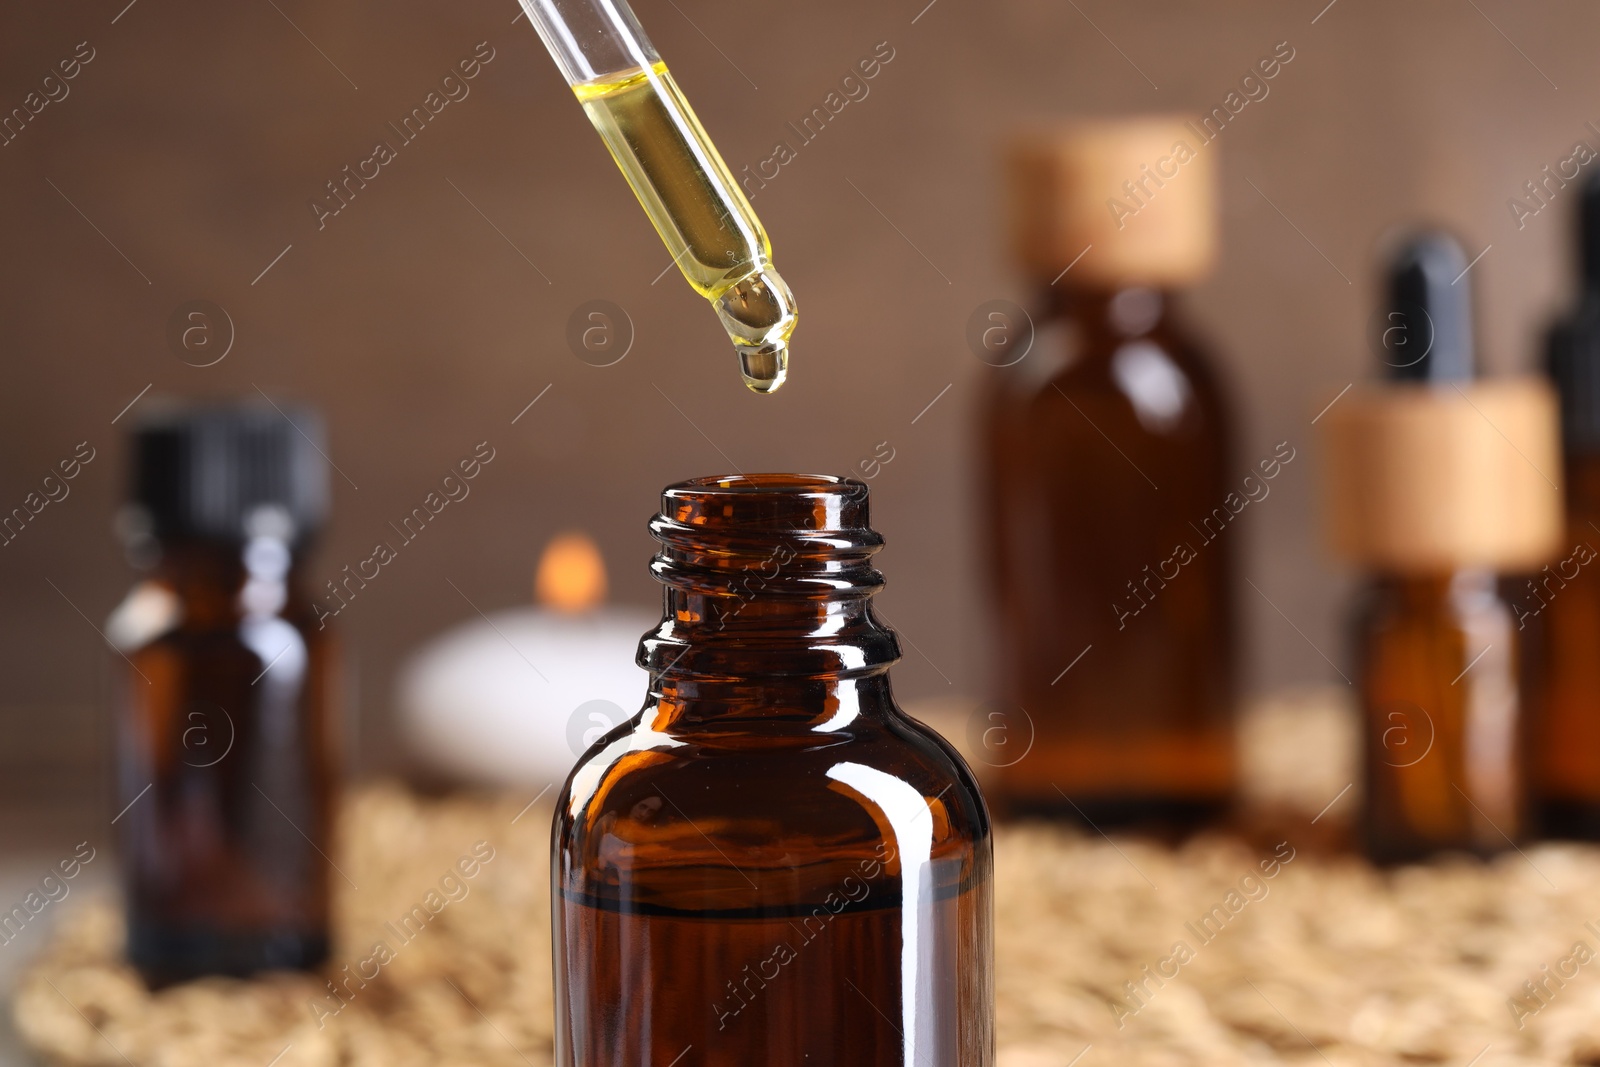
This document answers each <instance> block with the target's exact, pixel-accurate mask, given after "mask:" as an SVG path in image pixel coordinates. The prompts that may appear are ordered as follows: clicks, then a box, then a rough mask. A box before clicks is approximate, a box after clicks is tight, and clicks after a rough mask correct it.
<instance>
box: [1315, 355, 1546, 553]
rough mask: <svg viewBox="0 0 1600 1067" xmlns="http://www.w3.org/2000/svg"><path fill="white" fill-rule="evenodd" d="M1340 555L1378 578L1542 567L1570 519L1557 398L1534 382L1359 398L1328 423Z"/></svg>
mask: <svg viewBox="0 0 1600 1067" xmlns="http://www.w3.org/2000/svg"><path fill="white" fill-rule="evenodd" d="M1323 431H1324V444H1325V446H1326V448H1327V456H1328V460H1327V463H1328V468H1327V479H1326V486H1327V499H1328V518H1329V533H1330V538H1331V541H1332V547H1333V550H1334V551H1335V552H1336V553H1337V554H1338V555H1340V556H1342V557H1344V558H1345V559H1348V560H1350V561H1352V562H1355V563H1358V564H1361V565H1362V566H1365V567H1368V568H1371V569H1373V570H1381V571H1386V572H1390V573H1397V574H1430V573H1439V572H1442V571H1450V570H1456V569H1459V568H1462V567H1488V568H1492V569H1495V570H1500V571H1515V570H1519V569H1523V568H1526V569H1530V570H1531V569H1536V568H1537V567H1539V566H1540V565H1542V564H1544V563H1546V562H1548V561H1549V560H1551V559H1552V558H1554V556H1555V555H1556V552H1557V549H1558V546H1559V542H1560V538H1561V522H1562V504H1561V491H1560V488H1559V486H1560V482H1561V451H1560V441H1559V435H1558V429H1557V417H1556V403H1555V396H1554V394H1553V393H1552V392H1551V390H1550V388H1549V387H1548V386H1547V385H1546V384H1545V383H1544V382H1543V381H1540V380H1537V379H1531V378H1515V379H1504V380H1491V381H1476V382H1463V383H1461V384H1459V385H1455V384H1451V385H1443V386H1441V385H1409V384H1389V385H1385V386H1381V387H1377V388H1372V389H1367V390H1364V391H1361V392H1357V391H1352V392H1351V394H1350V395H1349V396H1346V397H1345V398H1344V399H1342V400H1339V401H1337V402H1336V403H1335V404H1334V406H1333V407H1332V408H1331V409H1330V410H1329V411H1328V412H1327V414H1326V415H1325V416H1324V417H1323Z"/></svg>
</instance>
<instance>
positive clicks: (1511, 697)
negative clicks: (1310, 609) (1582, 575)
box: [1324, 232, 1560, 862]
mask: <svg viewBox="0 0 1600 1067" xmlns="http://www.w3.org/2000/svg"><path fill="white" fill-rule="evenodd" d="M1467 267H1468V262H1467V258H1466V256H1465V255H1464V254H1463V253H1462V250H1461V247H1460V245H1459V244H1457V243H1456V241H1455V240H1454V239H1453V238H1451V237H1449V236H1447V235H1445V234H1443V233H1438V232H1430V233H1422V234H1419V235H1417V236H1414V237H1412V238H1411V239H1409V240H1407V241H1406V242H1404V243H1403V244H1402V245H1401V246H1400V247H1399V248H1398V249H1397V251H1396V253H1395V254H1394V256H1393V258H1392V260H1391V262H1390V266H1389V270H1388V275H1387V279H1386V285H1385V290H1384V294H1383V297H1384V308H1383V309H1382V313H1381V315H1380V317H1379V319H1378V320H1377V327H1376V330H1375V340H1376V341H1377V348H1378V350H1379V357H1380V359H1381V361H1382V364H1383V372H1382V374H1383V382H1382V384H1380V385H1378V386H1377V387H1375V388H1368V389H1364V390H1361V391H1358V392H1356V393H1354V394H1352V395H1351V396H1350V397H1348V398H1346V399H1344V400H1342V401H1340V402H1337V403H1336V404H1335V405H1334V406H1333V407H1332V408H1330V409H1329V411H1328V415H1327V418H1326V420H1325V423H1324V429H1325V432H1326V436H1327V439H1328V440H1327V445H1328V447H1327V455H1328V463H1329V471H1328V474H1329V477H1328V479H1327V488H1328V491H1329V505H1330V506H1329V513H1330V519H1331V523H1332V531H1331V532H1332V540H1333V544H1334V547H1335V549H1336V551H1338V552H1339V553H1340V554H1341V555H1343V556H1344V557H1345V558H1347V559H1349V560H1351V561H1352V562H1355V563H1357V564H1358V565H1360V566H1362V567H1363V568H1364V569H1365V570H1366V571H1367V572H1368V573H1369V574H1370V575H1371V578H1370V580H1369V582H1368V585H1367V589H1366V592H1365V594H1364V596H1363V598H1362V603H1361V605H1360V608H1359V610H1358V611H1357V613H1356V621H1355V625H1354V634H1353V637H1354V640H1353V645H1354V651H1355V657H1354V658H1355V663H1356V672H1357V673H1356V677H1355V678H1354V684H1355V686H1356V687H1357V690H1358V692H1359V697H1360V701H1361V705H1362V716H1363V733H1364V740H1363V765H1364V775H1365V782H1366V796H1365V807H1364V811H1363V815H1362V819H1361V834H1362V838H1363V842H1364V844H1365V847H1366V849H1367V851H1368V853H1369V854H1370V855H1371V856H1372V857H1373V858H1374V859H1376V860H1378V861H1380V862H1403V861H1409V860H1416V859H1421V858H1423V857H1425V856H1428V855H1430V854H1433V853H1436V852H1441V851H1464V852H1469V853H1477V854H1488V853H1493V852H1496V851H1499V850H1501V849H1503V848H1507V847H1509V846H1510V845H1511V844H1512V843H1513V842H1515V841H1516V840H1518V839H1520V838H1521V836H1522V835H1523V833H1524V823H1525V818H1524V810H1523V809H1524V804H1523V798H1522V788H1523V785H1522V775H1521V765H1520V762H1519V760H1520V752H1521V743H1520V741H1521V731H1522V728H1523V726H1522V718H1523V715H1522V708H1523V701H1522V694H1521V691H1520V687H1519V678H1518V666H1519V661H1520V657H1521V654H1522V651H1521V642H1520V640H1519V635H1518V633H1517V629H1516V625H1515V621H1514V619H1513V615H1512V611H1511V608H1510V606H1509V605H1508V604H1507V602H1506V601H1505V600H1504V599H1503V598H1502V596H1501V594H1500V591H1499V586H1498V575H1499V574H1501V573H1505V572H1507V571H1515V570H1519V569H1522V568H1525V567H1527V566H1529V565H1537V563H1542V562H1543V561H1544V559H1546V558H1548V554H1549V551H1550V549H1551V547H1552V545H1553V543H1554V541H1553V537H1554V533H1555V531H1556V529H1557V527H1558V522H1559V513H1560V501H1559V496H1558V494H1557V493H1556V491H1555V489H1554V487H1553V485H1552V484H1551V483H1550V482H1547V481H1546V480H1545V479H1544V477H1543V475H1542V474H1541V473H1540V470H1539V464H1540V462H1541V461H1542V460H1543V461H1545V465H1546V466H1549V465H1550V462H1549V460H1550V459H1551V458H1553V456H1554V453H1555V420H1554V403H1553V400H1552V398H1551V396H1550V392H1549V390H1548V389H1547V388H1546V387H1545V386H1544V384H1543V383H1542V382H1539V381H1537V380H1533V379H1499V380H1494V381H1486V380H1479V379H1478V378H1477V376H1476V358H1475V350H1474V344H1473V329H1472V307H1471V299H1470V291H1469V286H1470V284H1471V283H1470V282H1469V281H1468V280H1467V279H1468V277H1469V275H1468V274H1467V273H1466V272H1467Z"/></svg>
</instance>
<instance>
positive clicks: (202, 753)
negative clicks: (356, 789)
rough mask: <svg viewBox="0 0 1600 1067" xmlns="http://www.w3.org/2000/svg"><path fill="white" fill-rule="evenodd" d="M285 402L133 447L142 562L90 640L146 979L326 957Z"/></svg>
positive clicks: (146, 430)
mask: <svg viewBox="0 0 1600 1067" xmlns="http://www.w3.org/2000/svg"><path fill="white" fill-rule="evenodd" d="M285 410H286V411H287V414H284V413H282V412H280V411H278V410H277V409H275V408H273V407H270V406H268V405H264V404H263V405H242V406H218V407H204V408H184V409H171V410H167V411H164V412H162V413H160V414H157V415H155V416H152V417H151V418H148V419H146V420H145V421H144V422H143V423H142V424H141V425H140V426H139V427H138V428H137V430H136V431H135V432H134V434H133V436H132V452H133V463H132V466H133V478H132V481H133V486H132V497H133V499H132V503H131V505H130V507H129V508H128V509H127V511H126V512H125V515H124V519H123V522H122V526H123V532H124V535H125V537H126V538H127V540H128V547H129V550H130V555H132V556H134V557H135V560H136V561H137V562H140V563H143V564H145V565H147V566H148V567H149V568H150V570H149V574H148V576H147V577H146V578H145V579H144V580H142V581H140V582H139V583H138V584H137V585H135V586H134V588H133V590H132V591H131V592H130V593H129V594H128V596H127V597H126V598H125V599H124V600H123V602H122V603H121V605H119V606H118V607H117V609H116V610H115V611H114V612H113V613H112V616H111V619H110V621H109V622H108V624H107V631H106V632H107V636H108V637H109V638H110V640H111V641H112V643H113V645H114V646H115V647H116V648H117V650H118V651H119V652H121V653H122V658H121V659H119V660H117V661H116V666H117V667H118V668H119V671H118V678H117V694H118V702H117V704H118V706H117V716H116V726H117V786H118V794H119V797H118V801H117V807H118V808H119V809H120V814H119V815H118V816H117V819H116V827H117V831H118V835H119V843H120V846H121V859H122V868H123V879H124V891H125V897H126V901H125V903H126V910H127V920H128V955H129V959H130V962H131V963H132V964H133V965H134V966H135V967H136V968H137V969H138V970H139V971H140V972H141V974H143V976H144V977H145V978H146V980H147V981H149V982H150V983H152V984H153V985H164V984H167V983H171V982H177V981H183V980H186V979H190V978H195V977H199V976H201V975H207V974H229V975H244V974H249V973H252V972H255V971H262V970H270V969H277V968H309V967H312V966H315V965H316V964H318V963H320V962H321V961H322V960H323V959H324V958H325V957H326V956H327V953H328V888H329V884H328V883H329V876H330V873H331V871H330V862H331V861H330V860H329V859H328V858H327V857H328V856H329V855H331V854H332V852H333V846H332V844H331V841H330V836H331V832H332V821H333V797H334V785H335V744H334V741H335V737H334V734H335V728H336V722H335V720H334V715H333V710H332V707H331V704H330V700H329V690H330V683H331V677H330V672H331V670H332V658H333V656H332V650H331V647H330V640H329V636H330V635H329V634H328V633H327V632H326V631H324V630H322V629H321V628H320V626H319V625H318V624H317V621H316V620H315V618H314V617H313V611H312V609H311V602H310V599H309V597H308V596H307V595H306V594H305V592H304V591H303V588H302V570H303V564H304V560H305V557H306V552H307V549H308V547H309V545H310V542H311V540H312V537H313V536H314V535H315V534H316V533H317V531H318V530H319V529H320V527H321V526H322V523H323V521H324V518H325V515H326V511H327V496H328V487H327V470H326V466H325V464H326V461H325V460H324V459H323V458H322V456H321V455H320V454H319V446H318V444H317V443H316V442H317V441H318V440H320V439H321V438H322V431H321V424H320V422H319V421H318V420H317V418H316V417H315V416H314V415H313V414H312V413H311V412H309V411H306V410H304V409H300V408H287V409H285ZM291 418H292V419H293V420H294V421H293V422H292V423H291V421H290V419H291Z"/></svg>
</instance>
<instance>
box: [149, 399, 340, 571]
mask: <svg viewBox="0 0 1600 1067" xmlns="http://www.w3.org/2000/svg"><path fill="white" fill-rule="evenodd" d="M324 439H325V438H324V433H323V427H322V419H321V418H320V417H319V416H318V415H317V414H316V412H314V411H312V410H310V409H309V408H305V407H299V406H293V405H283V409H282V410H281V411H280V410H279V409H278V408H276V407H273V406H271V405H269V404H232V405H217V406H205V407H182V408H172V409H168V410H165V411H161V412H159V413H156V414H153V415H151V416H150V417H148V418H146V419H144V420H142V421H141V422H140V424H139V426H138V427H137V428H136V429H135V430H134V432H133V502H134V504H135V506H136V507H138V508H139V509H140V510H141V511H143V512H144V515H145V517H146V518H147V519H148V521H149V529H150V533H152V534H153V535H154V536H155V537H157V538H159V539H163V540H164V539H168V538H176V539H188V538H193V539H200V540H210V541H230V542H235V541H243V540H245V539H246V538H247V537H250V536H256V535H265V536H273V537H278V538H281V539H283V540H285V541H287V542H290V543H291V544H299V543H303V542H304V541H305V540H306V539H307V538H308V537H310V536H311V535H313V534H314V533H316V532H317V530H318V529H320V528H321V526H322V523H323V521H324V519H325V518H326V516H327V511H328V470H327V464H328V461H327V460H326V459H324V458H323V454H322V453H323V451H325V449H324V446H323V441H324Z"/></svg>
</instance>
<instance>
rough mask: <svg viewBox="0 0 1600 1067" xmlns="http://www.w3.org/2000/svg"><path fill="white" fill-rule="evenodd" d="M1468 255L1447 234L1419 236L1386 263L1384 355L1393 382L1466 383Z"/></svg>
mask: <svg viewBox="0 0 1600 1067" xmlns="http://www.w3.org/2000/svg"><path fill="white" fill-rule="evenodd" d="M1466 269H1467V257H1466V254H1465V253H1463V252H1462V251H1461V246H1460V245H1459V244H1457V243H1456V240H1455V239H1454V238H1453V237H1451V236H1449V235H1448V234H1445V233H1441V232H1438V231H1429V232H1425V233H1420V234H1417V235H1415V236H1413V237H1411V238H1410V239H1409V240H1407V241H1406V242H1405V243H1404V244H1402V245H1401V246H1400V249H1399V251H1398V252H1397V253H1396V254H1395V256H1394V258H1393V259H1392V260H1391V261H1390V264H1389V274H1388V280H1387V291H1386V292H1385V294H1384V296H1385V318H1384V335H1383V337H1384V340H1383V345H1382V358H1383V363H1384V373H1385V375H1386V376H1387V377H1388V378H1390V379H1391V380H1393V381H1411V382H1430V383H1434V384H1441V385H1442V384H1445V383H1447V382H1464V381H1470V380H1471V379H1472V377H1473V376H1474V369H1473V354H1472V293H1471V283H1470V282H1469V281H1468V280H1467V278H1466V277H1464V276H1463V275H1464V274H1465V272H1466Z"/></svg>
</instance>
